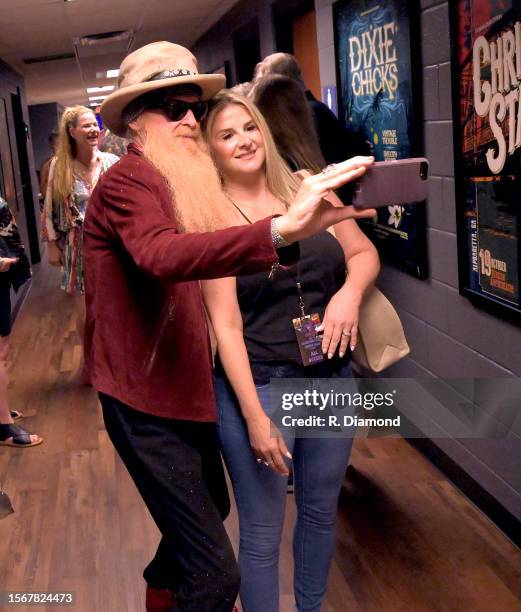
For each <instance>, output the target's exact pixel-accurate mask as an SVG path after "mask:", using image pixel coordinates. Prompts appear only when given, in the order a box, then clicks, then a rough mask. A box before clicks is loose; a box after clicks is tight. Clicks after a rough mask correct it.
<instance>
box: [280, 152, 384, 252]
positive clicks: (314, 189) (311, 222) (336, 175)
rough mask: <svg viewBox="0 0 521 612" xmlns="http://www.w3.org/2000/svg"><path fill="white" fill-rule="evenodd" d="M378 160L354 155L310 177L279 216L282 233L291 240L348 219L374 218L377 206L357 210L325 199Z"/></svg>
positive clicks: (312, 233)
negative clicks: (339, 205)
mask: <svg viewBox="0 0 521 612" xmlns="http://www.w3.org/2000/svg"><path fill="white" fill-rule="evenodd" d="M373 163H374V157H353V158H352V159H348V160H347V161H344V162H342V163H340V164H335V165H334V166H330V167H329V168H328V169H327V171H324V172H321V173H319V174H315V175H314V176H308V177H306V178H305V179H304V180H303V181H302V184H301V186H300V189H299V191H298V193H297V195H296V197H295V200H294V201H293V203H292V204H291V206H290V208H289V210H288V212H287V213H285V214H284V215H282V216H281V217H277V218H276V219H275V222H276V228H277V231H278V232H279V234H280V235H281V236H282V238H284V239H285V240H287V241H288V242H296V241H297V240H302V239H303V238H309V236H313V235H314V234H318V233H319V232H321V231H324V230H325V229H327V228H328V227H330V226H331V225H336V224H337V223H340V222H341V221H344V220H345V219H367V218H371V217H374V215H376V211H375V210H374V209H373V208H370V209H366V210H357V209H356V208H354V207H353V206H343V207H341V208H340V207H338V206H334V205H333V204H331V202H328V201H327V200H325V199H324V198H325V197H326V196H327V195H328V194H329V193H330V192H331V191H332V190H334V189H338V188H339V187H341V186H342V185H345V183H349V182H351V181H354V180H356V179H358V178H360V177H361V176H362V175H363V174H364V173H365V171H366V170H367V168H368V167H369V166H371V165H372V164H373Z"/></svg>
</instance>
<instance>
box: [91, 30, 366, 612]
mask: <svg viewBox="0 0 521 612" xmlns="http://www.w3.org/2000/svg"><path fill="white" fill-rule="evenodd" d="M223 85H224V78H223V77H222V76H220V75H204V74H199V73H198V71H197V63H196V61H195V58H194V57H193V55H192V54H191V53H190V52H189V51H188V50H186V49H184V48H183V47H180V46H178V45H174V44H171V43H167V42H160V43H153V44H150V45H147V46H145V47H143V48H141V49H138V50H137V51H135V52H133V53H132V54H130V55H129V56H128V57H127V58H126V59H125V60H124V61H123V63H122V64H121V69H120V77H119V88H118V89H117V90H116V91H115V92H114V93H113V94H111V95H110V96H109V97H108V98H107V99H106V101H105V102H104V104H103V105H102V109H101V113H102V117H103V121H104V123H105V125H106V126H107V127H108V128H109V129H110V130H111V131H112V132H114V133H115V134H116V135H118V136H124V137H130V138H131V140H132V141H133V143H132V144H131V145H129V149H128V154H127V155H125V156H124V157H123V158H122V159H121V160H120V161H119V162H118V163H117V164H115V165H114V166H113V167H112V168H111V169H110V170H109V171H108V172H107V173H106V174H105V175H104V176H103V177H102V178H101V179H100V181H99V183H98V185H97V187H96V190H95V191H94V193H93V195H92V196H91V199H90V202H89V208H88V212H87V218H86V221H85V232H84V256H85V292H86V305H87V322H86V340H85V361H86V371H87V372H89V374H90V378H91V382H92V385H93V386H94V388H95V389H96V390H97V391H98V392H99V396H100V400H101V404H102V407H103V415H104V419H105V425H106V428H107V432H108V434H109V436H110V438H111V440H112V442H113V444H114V446H115V447H116V450H117V451H118V453H119V454H120V456H121V458H122V459H123V461H124V463H125V465H126V467H127V469H128V471H129V472H130V475H131V476H132V478H133V480H134V482H135V483H136V485H137V487H138V489H139V492H140V493H141V495H142V497H143V499H144V501H145V503H146V504H147V506H148V509H149V510H150V513H151V515H152V517H153V519H154V521H155V522H156V524H157V526H158V527H159V529H160V531H161V534H162V539H161V542H160V544H159V548H158V550H157V553H156V555H155V557H154V559H153V560H152V562H151V563H150V564H149V566H148V567H147V568H146V570H145V573H144V577H145V580H146V582H147V609H148V610H155V611H158V610H171V609H175V610H181V611H194V612H229V611H230V610H232V608H233V605H234V602H235V598H236V596H237V592H238V589H239V575H238V570H237V566H236V563H235V559H234V555H233V551H232V548H231V545H230V542H229V540H228V537H227V535H226V532H225V529H224V527H223V524H222V519H223V518H224V517H225V516H226V515H227V513H228V511H229V499H228V494H227V489H226V483H225V479H224V474H223V468H222V464H221V459H220V456H219V451H218V446H217V442H216V435H215V430H214V421H215V401H214V392H213V385H212V362H211V354H210V344H209V338H208V330H207V326H206V319H205V313H204V308H203V303H202V298H201V293H200V288H199V282H198V281H199V280H200V279H204V278H219V277H223V276H235V275H237V274H249V273H254V272H258V271H261V270H266V271H269V270H270V268H273V269H275V268H276V266H277V265H278V264H279V263H280V262H281V263H285V262H286V263H290V262H291V261H295V259H296V257H298V247H297V245H296V244H295V245H292V246H288V245H289V244H290V243H294V242H296V241H298V240H300V239H302V238H304V237H307V236H310V235H312V234H314V233H316V232H318V231H322V230H323V229H324V228H325V227H327V226H329V225H331V224H334V223H337V222H339V221H341V220H343V219H345V218H348V217H350V216H353V212H352V210H348V209H344V208H335V207H333V206H331V205H329V204H328V203H326V202H324V201H322V198H323V196H324V195H326V194H327V193H328V192H329V190H331V189H334V188H336V187H338V186H339V185H340V184H342V183H344V182H346V181H347V180H352V179H353V178H356V177H358V176H360V175H361V174H362V173H363V172H364V171H365V168H366V167H367V165H369V164H370V163H371V161H370V160H361V159H358V160H352V161H351V162H347V163H345V164H342V165H339V166H338V168H335V169H333V170H332V171H329V172H327V173H324V174H322V175H318V176H317V177H312V178H311V179H305V180H304V181H303V186H302V188H301V190H300V191H299V194H298V195H297V197H296V199H295V202H294V203H293V204H292V206H291V208H290V209H289V211H288V212H287V213H286V214H285V215H282V216H279V217H276V218H267V219H265V220H263V221H259V222H258V223H254V224H253V225H251V226H249V227H244V226H241V227H231V226H232V225H233V224H234V222H233V215H234V213H233V210H234V209H233V206H232V205H231V203H230V202H229V201H228V199H227V198H226V196H225V195H224V194H223V192H222V190H221V185H220V180H219V177H218V175H217V173H216V170H215V168H214V166H213V164H212V162H211V159H210V157H209V156H208V155H207V153H206V151H205V146H204V143H203V141H202V137H201V130H200V127H199V122H200V120H201V119H202V118H203V117H204V115H205V113H206V109H207V103H206V100H208V99H209V98H210V97H211V96H213V95H214V94H215V93H216V92H217V91H218V90H219V89H221V88H222V87H223ZM221 228H227V229H221ZM215 230H217V231H215ZM274 266H275V267H274ZM172 594H175V597H173V596H172Z"/></svg>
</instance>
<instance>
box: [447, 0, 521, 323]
mask: <svg viewBox="0 0 521 612" xmlns="http://www.w3.org/2000/svg"><path fill="white" fill-rule="evenodd" d="M473 1H475V0H473ZM449 22H450V26H449V27H450V61H451V83H452V87H451V89H452V127H453V141H454V184H455V190H456V236H457V250H458V284H459V293H460V295H461V296H463V297H465V298H467V299H468V300H469V301H470V303H471V304H472V305H474V306H475V307H477V308H479V309H481V310H483V311H484V312H487V313H488V314H491V315H494V316H496V317H498V318H501V319H503V320H505V321H508V322H509V323H513V324H515V325H521V306H519V307H517V306H515V305H513V304H512V305H510V304H508V303H507V302H505V301H502V300H500V299H499V298H495V297H494V296H492V295H487V294H486V293H480V292H478V291H475V290H473V289H471V287H470V266H471V261H470V254H469V250H468V240H467V231H466V228H465V223H464V216H465V198H466V194H465V172H464V161H463V153H462V151H461V146H460V143H461V137H462V133H461V96H460V86H459V72H460V71H459V53H458V52H459V47H458V40H459V39H458V3H457V2H456V1H453V2H449ZM517 229H518V240H519V241H521V217H518V228H517ZM520 244H521V243H520ZM518 282H521V247H519V248H518Z"/></svg>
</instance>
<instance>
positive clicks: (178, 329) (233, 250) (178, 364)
mask: <svg viewBox="0 0 521 612" xmlns="http://www.w3.org/2000/svg"><path fill="white" fill-rule="evenodd" d="M277 261H278V256H277V252H276V251H275V249H274V248H273V245H272V241H271V232H270V218H267V219H264V220H262V221H259V222H257V223H254V224H253V225H251V226H240V227H233V228H230V229H226V230H220V231H217V232H214V233H199V234H196V233H194V234H185V233H179V232H178V230H177V228H176V221H175V216H174V214H173V211H172V204H171V194H170V192H169V190H168V187H167V184H166V182H165V180H164V179H163V177H162V176H161V175H160V174H159V173H158V172H157V170H155V168H154V167H153V166H152V165H151V164H150V163H149V162H148V161H147V160H146V159H145V158H144V157H143V155H142V154H141V152H140V150H139V149H138V148H137V147H135V146H133V145H131V146H130V147H129V152H128V154H127V155H125V156H124V157H122V159H121V160H120V161H119V162H118V163H116V164H115V165H114V166H112V167H111V168H110V169H109V170H108V171H107V172H106V173H105V174H104V175H103V176H102V177H101V178H100V180H99V182H98V184H97V186H96V189H95V190H94V192H93V194H92V196H91V198H90V201H89V206H88V210H87V215H86V219H85V228H84V268H85V270H84V273H85V297H86V305H87V319H86V328H85V364H86V372H88V374H89V376H90V380H91V382H92V385H93V386H94V388H95V389H97V390H98V391H101V392H102V393H105V394H107V395H111V396H112V397H115V398H116V399H118V400H120V401H122V402H124V403H125V404H128V405H129V406H131V407H133V408H135V409H137V410H141V411H143V412H147V413H150V414H153V415H157V416H162V417H169V418H175V419H187V420H191V421H213V420H215V399H214V390H213V379H212V362H211V351H210V342H209V338H208V329H207V325H206V318H205V312H204V307H203V302H202V296H201V290H200V286H199V282H198V281H199V280H200V279H205V278H220V277H224V276H235V275H237V274H239V273H240V274H250V273H254V272H259V271H262V270H269V268H270V267H271V265H272V264H273V263H275V262H277Z"/></svg>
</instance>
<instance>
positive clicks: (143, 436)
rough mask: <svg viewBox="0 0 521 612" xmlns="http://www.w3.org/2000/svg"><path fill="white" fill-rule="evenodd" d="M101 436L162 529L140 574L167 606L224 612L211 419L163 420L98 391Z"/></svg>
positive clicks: (233, 590) (220, 503) (227, 596)
mask: <svg viewBox="0 0 521 612" xmlns="http://www.w3.org/2000/svg"><path fill="white" fill-rule="evenodd" d="M99 397H100V401H101V405H102V407H103V417H104V420H105V426H106V428H107V432H108V434H109V437H110V439H111V441H112V443H113V444H114V446H115V447H116V450H117V451H118V453H119V455H120V457H121V458H122V460H123V462H124V463H125V466H126V468H127V469H128V471H129V472H130V475H131V477H132V479H133V480H134V482H135V484H136V486H137V488H138V490H139V492H140V493H141V496H142V497H143V500H144V501H145V503H146V505H147V507H148V509H149V511H150V514H151V515H152V518H153V519H154V521H155V523H156V525H157V526H158V527H159V530H160V531H161V534H162V536H163V537H162V539H161V542H160V544H159V547H158V549H157V552H156V555H155V557H154V559H153V560H152V561H151V563H150V564H149V565H148V567H147V568H146V569H145V572H144V574H143V575H144V578H145V580H146V581H147V584H148V585H149V586H151V587H154V588H169V589H171V590H172V591H173V592H174V593H175V598H176V607H175V608H174V609H175V610H179V611H183V612H229V611H230V610H232V608H233V605H234V603H235V599H236V597H237V594H238V591H239V583H240V579H239V570H238V568H237V564H236V562H235V557H234V554H233V550H232V547H231V544H230V541H229V539H228V536H227V534H226V531H225V529H224V526H223V523H222V521H223V520H224V518H226V516H227V514H228V512H229V510H230V500H229V498H228V491H227V488H226V481H225V478H224V471H223V467H222V462H221V457H220V455H219V449H218V443H217V436H216V432H215V426H214V424H213V423H198V422H194V421H181V420H176V419H166V418H161V417H156V416H153V415H149V414H146V413H144V412H140V411H138V410H134V409H133V408H130V407H129V406H127V405H126V404H123V403H122V402H120V401H118V400H116V399H114V398H113V397H110V396H108V395H104V394H103V393H100V394H99Z"/></svg>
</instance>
